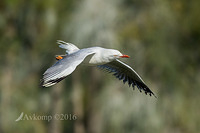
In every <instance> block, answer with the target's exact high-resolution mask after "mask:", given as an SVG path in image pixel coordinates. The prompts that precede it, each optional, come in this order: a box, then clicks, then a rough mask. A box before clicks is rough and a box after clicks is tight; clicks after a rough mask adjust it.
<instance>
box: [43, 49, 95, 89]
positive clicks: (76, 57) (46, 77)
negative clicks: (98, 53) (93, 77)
mask: <svg viewBox="0 0 200 133" xmlns="http://www.w3.org/2000/svg"><path fill="white" fill-rule="evenodd" d="M93 53H94V52H92V51H87V50H84V49H82V50H79V51H77V52H75V53H72V54H69V55H68V56H66V57H65V58H63V59H61V60H59V61H57V62H56V63H55V64H54V65H53V66H51V67H50V68H49V69H47V70H46V71H45V73H44V74H43V78H42V79H41V83H40V85H41V86H43V87H49V86H52V85H54V84H56V83H58V82H60V81H61V80H63V79H64V78H65V77H66V76H67V75H69V74H71V73H72V72H73V71H74V70H75V69H76V67H77V66H78V65H79V64H80V63H81V62H83V60H84V59H85V57H87V56H88V55H91V54H93Z"/></svg>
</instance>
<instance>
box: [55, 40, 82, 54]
mask: <svg viewBox="0 0 200 133" xmlns="http://www.w3.org/2000/svg"><path fill="white" fill-rule="evenodd" d="M57 44H59V47H60V48H63V49H66V53H67V54H71V53H74V52H76V51H78V50H79V48H78V47H76V46H75V45H74V44H71V43H67V42H64V41H62V40H58V41H57Z"/></svg>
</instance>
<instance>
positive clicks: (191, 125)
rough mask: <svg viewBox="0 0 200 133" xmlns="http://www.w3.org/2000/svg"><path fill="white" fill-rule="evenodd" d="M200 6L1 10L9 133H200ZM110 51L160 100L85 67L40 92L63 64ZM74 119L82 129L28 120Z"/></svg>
mask: <svg viewBox="0 0 200 133" xmlns="http://www.w3.org/2000/svg"><path fill="white" fill-rule="evenodd" d="M199 5H200V1H198V0H190V1H186V0H162V1H161V0H62V1H61V0H42V1H41V0H1V2H0V132H1V133H13V132H17V133H27V132H29V133H35V132H37V133H46V132H49V133H61V132H63V133H122V132H124V133H146V132H148V133H197V132H199V131H200V103H199V101H200V69H199V68H200V17H199V13H200V8H199ZM56 40H64V41H66V42H71V43H74V44H76V45H77V46H78V47H79V48H84V47H91V46H102V47H106V48H114V49H118V50H120V51H121V52H122V53H124V54H128V55H130V56H131V58H129V59H123V62H125V63H127V64H129V65H130V66H131V67H133V68H134V69H135V70H136V71H137V72H138V73H139V74H140V75H141V76H142V78H143V79H144V81H145V82H146V83H147V85H148V86H149V87H150V88H151V90H152V91H153V92H154V93H155V94H156V96H157V97H158V98H157V99H156V98H154V97H150V96H146V95H145V94H143V93H140V92H139V91H138V90H137V89H135V90H134V91H133V89H132V88H129V87H128V85H127V84H126V85H124V84H123V83H122V82H121V81H118V80H117V79H115V78H114V77H113V76H112V75H109V74H107V73H103V72H102V71H99V70H98V69H96V68H95V67H85V66H82V67H78V68H77V69H76V71H75V72H74V73H73V74H72V75H70V76H68V77H67V78H66V79H65V80H63V81H62V82H60V83H59V84H57V85H55V86H54V87H50V88H40V87H39V83H40V79H41V78H42V74H43V73H44V71H45V70H46V69H47V68H48V67H50V66H51V65H52V64H54V63H55V62H56V61H55V57H54V55H56V54H64V53H65V50H62V49H60V48H59V47H58V45H57V44H56ZM21 112H24V113H25V114H28V115H33V114H36V115H40V116H42V115H54V114H72V115H76V116H77V119H76V120H51V121H50V122H48V121H45V120H22V121H19V122H15V120H16V119H17V118H18V117H19V115H20V114H21Z"/></svg>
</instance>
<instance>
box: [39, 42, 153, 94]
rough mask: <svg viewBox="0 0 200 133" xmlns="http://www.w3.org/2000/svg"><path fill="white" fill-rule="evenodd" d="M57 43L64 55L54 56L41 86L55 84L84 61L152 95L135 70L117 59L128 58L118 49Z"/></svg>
mask: <svg viewBox="0 0 200 133" xmlns="http://www.w3.org/2000/svg"><path fill="white" fill-rule="evenodd" d="M57 43H58V44H59V47H60V48H63V49H65V50H66V55H57V56H56V60H58V61H57V62H56V63H55V64H54V65H52V66H51V67H50V68H48V69H47V70H46V71H45V72H44V74H43V78H42V79H41V83H40V85H41V86H42V87H50V86H52V85H55V84H57V83H58V82H60V81H61V80H63V79H64V78H66V77H67V76H68V75H70V74H71V73H72V72H73V71H74V70H75V69H76V67H77V66H78V65H79V64H81V63H84V64H86V65H89V66H97V67H98V68H99V69H102V70H105V71H107V72H109V73H112V74H113V75H114V76H115V77H116V78H118V79H119V80H123V82H124V83H126V82H127V83H128V85H129V87H130V86H132V87H133V88H134V87H135V86H137V88H138V89H139V91H140V92H142V91H144V92H145V94H149V95H150V96H151V95H154V93H153V92H152V91H151V90H150V89H149V87H148V86H147V85H146V84H145V82H144V81H143V80H142V78H141V77H140V76H139V75H138V74H137V73H136V71H135V70H133V68H131V67H130V66H128V65H127V64H125V63H123V62H121V61H120V60H119V59H120V58H129V56H128V55H124V54H122V53H120V52H119V51H118V50H114V49H106V48H102V47H90V48H83V49H79V48H78V47H76V46H75V45H74V44H71V43H66V42H64V41H61V40H58V41H57ZM154 96H155V95H154ZM155 97H156V96H155Z"/></svg>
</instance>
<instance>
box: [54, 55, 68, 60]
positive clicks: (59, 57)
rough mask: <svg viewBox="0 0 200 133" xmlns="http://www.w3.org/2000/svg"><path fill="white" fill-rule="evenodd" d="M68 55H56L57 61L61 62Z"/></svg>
mask: <svg viewBox="0 0 200 133" xmlns="http://www.w3.org/2000/svg"><path fill="white" fill-rule="evenodd" d="M66 56H67V55H56V56H55V57H56V60H61V59H63V58H64V57H66Z"/></svg>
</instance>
